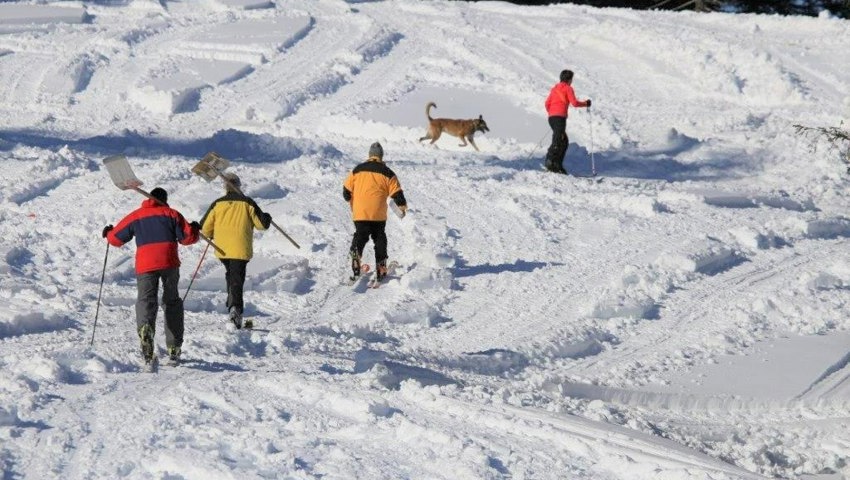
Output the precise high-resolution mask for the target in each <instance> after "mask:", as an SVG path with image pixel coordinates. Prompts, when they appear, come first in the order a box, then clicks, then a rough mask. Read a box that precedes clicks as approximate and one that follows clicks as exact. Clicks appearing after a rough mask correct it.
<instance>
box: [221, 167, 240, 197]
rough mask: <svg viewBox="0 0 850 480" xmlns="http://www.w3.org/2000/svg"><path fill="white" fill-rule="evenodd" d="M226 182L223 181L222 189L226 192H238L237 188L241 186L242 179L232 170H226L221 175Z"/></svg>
mask: <svg viewBox="0 0 850 480" xmlns="http://www.w3.org/2000/svg"><path fill="white" fill-rule="evenodd" d="M222 176H223V177H224V178H225V180H227V181H226V182H224V189H225V190H226V191H228V192H233V193H239V189H240V188H241V187H242V181H241V180H239V177H238V176H237V175H236V174H235V173H232V172H227V173H225V174H224V175H222Z"/></svg>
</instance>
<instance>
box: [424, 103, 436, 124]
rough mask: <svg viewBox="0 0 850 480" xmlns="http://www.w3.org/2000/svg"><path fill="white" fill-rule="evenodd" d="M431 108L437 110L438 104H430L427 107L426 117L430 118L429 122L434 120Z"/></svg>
mask: <svg viewBox="0 0 850 480" xmlns="http://www.w3.org/2000/svg"><path fill="white" fill-rule="evenodd" d="M431 107H434V108H437V104H436V103H434V102H428V104H427V105H425V116H426V117H428V120H433V118H431Z"/></svg>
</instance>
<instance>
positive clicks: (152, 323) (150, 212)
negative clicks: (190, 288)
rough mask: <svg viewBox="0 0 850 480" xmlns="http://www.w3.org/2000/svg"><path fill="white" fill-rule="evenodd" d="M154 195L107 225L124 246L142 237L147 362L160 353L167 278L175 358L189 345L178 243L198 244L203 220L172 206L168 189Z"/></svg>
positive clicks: (139, 278) (142, 330)
mask: <svg viewBox="0 0 850 480" xmlns="http://www.w3.org/2000/svg"><path fill="white" fill-rule="evenodd" d="M150 195H151V198H149V199H147V200H145V201H143V202H142V206H141V207H140V208H138V209H136V210H134V211H133V212H131V213H130V214H129V215H127V216H126V217H124V218H123V219H122V220H121V221H120V222H118V225H116V226H115V227H113V226H112V225H107V226H106V227H104V229H103V237H104V238H106V240H107V241H108V242H109V244H110V245H113V246H116V247H120V246H122V245H124V244H125V243H127V242H129V241H130V240H132V239H133V238H135V239H136V286H137V289H138V294H137V297H136V328H137V331H138V333H139V340H140V341H141V345H142V356H143V357H144V360H145V363H148V364H150V363H151V362H153V359H154V343H153V338H154V333H155V332H156V312H157V310H158V309H159V304H158V301H157V294H158V292H159V282H160V281H162V289H163V293H162V303H163V304H164V310H165V341H166V346H167V347H168V355H169V357H170V359H171V360H172V361H175V362H176V361H178V360H179V359H180V351H181V347H182V345H183V299H182V298H180V294H179V293H178V291H177V283H178V282H179V281H180V258H179V257H178V255H177V244H178V243H179V244H181V245H192V244H193V243H195V242H197V241H198V231H199V229H200V225H198V222H192V223H189V222H187V221H186V219H185V218H183V215H181V214H180V212H178V211H177V210H174V209H173V208H171V207H169V206H168V192H166V191H165V190H164V189H162V188H154V189H153V190H151V193H150Z"/></svg>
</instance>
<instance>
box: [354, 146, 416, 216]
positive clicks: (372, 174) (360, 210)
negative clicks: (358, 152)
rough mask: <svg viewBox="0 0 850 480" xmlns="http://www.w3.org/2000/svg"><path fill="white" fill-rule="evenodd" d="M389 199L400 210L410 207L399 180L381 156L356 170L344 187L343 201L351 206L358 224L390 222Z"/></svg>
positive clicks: (371, 158)
mask: <svg viewBox="0 0 850 480" xmlns="http://www.w3.org/2000/svg"><path fill="white" fill-rule="evenodd" d="M387 197H390V198H392V199H393V201H394V202H395V204H396V205H398V206H399V207H401V206H404V205H407V200H405V199H404V192H403V191H402V190H401V183H399V181H398V177H396V176H395V173H393V171H392V170H390V167H388V166H386V165H385V164H384V162H382V161H381V160H380V159H379V158H378V157H370V158H369V160H368V161H365V162H363V163H361V164H360V165H357V166H356V167H354V170H352V171H351V173H350V174H349V175H348V178H346V179H345V183H343V186H342V198H344V199H345V201H346V202H348V203H349V204H351V217H352V219H353V220H354V221H355V222H358V221H364V220H365V221H372V222H385V221H387Z"/></svg>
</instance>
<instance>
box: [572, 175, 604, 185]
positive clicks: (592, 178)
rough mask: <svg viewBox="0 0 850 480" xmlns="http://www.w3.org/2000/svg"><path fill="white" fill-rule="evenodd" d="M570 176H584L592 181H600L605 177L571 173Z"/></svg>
mask: <svg viewBox="0 0 850 480" xmlns="http://www.w3.org/2000/svg"><path fill="white" fill-rule="evenodd" d="M572 176H574V177H576V178H586V179H588V180H590V181H591V182H593V183H600V182H602V180H604V179H605V177H597V176H596V175H575V174H572Z"/></svg>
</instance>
